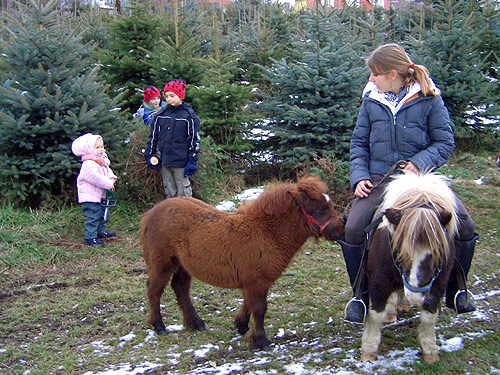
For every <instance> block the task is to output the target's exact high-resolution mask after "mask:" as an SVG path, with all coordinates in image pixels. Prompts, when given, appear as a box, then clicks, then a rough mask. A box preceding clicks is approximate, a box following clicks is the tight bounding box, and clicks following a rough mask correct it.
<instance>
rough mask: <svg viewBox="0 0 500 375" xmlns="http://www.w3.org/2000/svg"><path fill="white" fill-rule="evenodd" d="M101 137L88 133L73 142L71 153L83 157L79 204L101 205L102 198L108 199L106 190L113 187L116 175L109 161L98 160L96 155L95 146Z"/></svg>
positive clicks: (77, 183)
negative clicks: (91, 203)
mask: <svg viewBox="0 0 500 375" xmlns="http://www.w3.org/2000/svg"><path fill="white" fill-rule="evenodd" d="M99 138H101V136H100V135H96V134H91V133H87V134H84V135H82V136H80V137H78V138H76V139H75V140H74V141H73V144H72V145H71V151H73V154H75V155H76V156H81V157H82V160H83V162H82V167H81V168H80V173H79V174H78V178H77V180H76V187H77V189H78V203H84V202H93V203H101V198H105V197H106V190H109V189H111V187H113V182H114V181H113V180H112V179H116V178H117V177H116V175H115V174H114V173H113V171H112V170H111V168H109V159H108V158H107V157H104V159H100V160H98V157H97V155H96V153H95V150H94V148H95V144H96V142H97V140H98V139H99Z"/></svg>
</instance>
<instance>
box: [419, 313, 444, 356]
mask: <svg viewBox="0 0 500 375" xmlns="http://www.w3.org/2000/svg"><path fill="white" fill-rule="evenodd" d="M438 318H439V314H438V313H437V311H436V312H435V313H430V312H428V311H425V310H422V312H421V314H420V324H419V326H418V342H419V344H420V349H421V350H422V358H423V360H424V361H425V362H426V363H434V362H437V361H439V354H438V353H439V348H438V346H437V344H436V332H435V328H436V323H437V321H438Z"/></svg>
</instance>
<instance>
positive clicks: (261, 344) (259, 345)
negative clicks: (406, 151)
mask: <svg viewBox="0 0 500 375" xmlns="http://www.w3.org/2000/svg"><path fill="white" fill-rule="evenodd" d="M255 347H256V348H257V349H260V350H264V351H266V352H267V351H268V350H269V349H271V341H269V340H268V339H265V340H261V342H259V343H256V344H255Z"/></svg>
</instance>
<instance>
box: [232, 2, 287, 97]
mask: <svg viewBox="0 0 500 375" xmlns="http://www.w3.org/2000/svg"><path fill="white" fill-rule="evenodd" d="M258 15H259V18H257V19H255V20H253V21H249V22H246V23H240V25H239V27H238V28H237V31H235V32H232V33H231V35H230V38H231V39H232V43H233V45H234V47H233V48H234V49H235V50H237V51H238V52H239V53H240V54H241V57H240V58H239V59H238V66H239V67H240V74H239V76H238V78H239V79H240V80H243V81H248V82H250V83H251V84H253V85H257V86H258V87H259V88H260V89H261V90H264V91H267V88H266V85H267V84H268V82H267V81H266V80H264V79H263V78H262V67H263V66H264V67H270V66H272V64H273V61H272V60H281V59H282V58H284V57H286V56H287V54H288V50H289V49H290V46H291V40H292V37H291V35H290V25H291V22H290V21H289V19H288V18H292V17H291V16H288V17H287V15H286V14H285V13H284V12H283V9H282V7H281V6H279V5H272V4H268V5H267V6H263V7H262V9H261V10H260V11H259V12H258Z"/></svg>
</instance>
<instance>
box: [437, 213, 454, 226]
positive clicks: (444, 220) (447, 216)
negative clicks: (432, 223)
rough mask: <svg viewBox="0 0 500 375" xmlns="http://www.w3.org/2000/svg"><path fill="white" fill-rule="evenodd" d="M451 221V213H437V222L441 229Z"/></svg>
mask: <svg viewBox="0 0 500 375" xmlns="http://www.w3.org/2000/svg"><path fill="white" fill-rule="evenodd" d="M450 220H451V212H448V211H441V212H440V213H439V221H440V223H441V225H442V226H443V227H445V226H447V225H448V223H449V222H450Z"/></svg>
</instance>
